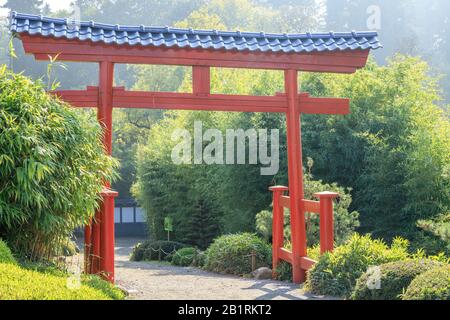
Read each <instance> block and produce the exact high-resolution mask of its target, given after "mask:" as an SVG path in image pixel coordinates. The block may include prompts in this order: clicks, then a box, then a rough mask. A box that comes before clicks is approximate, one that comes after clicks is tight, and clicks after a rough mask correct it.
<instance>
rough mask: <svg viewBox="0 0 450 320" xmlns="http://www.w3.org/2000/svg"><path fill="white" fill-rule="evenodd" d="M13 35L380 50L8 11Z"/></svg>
mask: <svg viewBox="0 0 450 320" xmlns="http://www.w3.org/2000/svg"><path fill="white" fill-rule="evenodd" d="M10 30H11V32H13V33H14V34H19V35H20V34H23V33H26V34H28V35H30V36H35V35H38V36H43V37H54V38H66V39H69V40H81V41H91V42H103V43H105V44H116V45H131V46H138V45H140V46H154V47H179V48H193V49H213V50H227V51H236V50H237V51H251V52H255V51H256V52H258V51H259V52H274V53H278V52H280V53H309V52H333V51H345V50H371V49H372V50H374V49H378V48H381V47H382V45H381V43H380V41H379V40H378V33H377V32H373V31H364V32H329V33H309V32H308V33H300V34H287V33H284V34H278V33H264V32H241V31H217V30H194V29H180V28H170V27H151V26H143V25H141V26H121V25H111V24H104V23H97V22H94V21H89V22H87V21H74V20H71V19H60V18H49V17H44V16H38V15H31V14H25V13H17V12H12V13H11V17H10Z"/></svg>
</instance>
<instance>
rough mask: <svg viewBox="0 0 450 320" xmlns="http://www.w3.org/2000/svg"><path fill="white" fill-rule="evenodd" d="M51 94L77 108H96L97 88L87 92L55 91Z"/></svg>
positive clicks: (89, 88)
mask: <svg viewBox="0 0 450 320" xmlns="http://www.w3.org/2000/svg"><path fill="white" fill-rule="evenodd" d="M50 93H51V94H53V95H55V96H57V97H59V98H60V99H61V100H63V101H65V102H67V103H69V104H71V105H72V106H74V107H78V108H96V107H97V106H98V87H87V90H57V91H51V92H50Z"/></svg>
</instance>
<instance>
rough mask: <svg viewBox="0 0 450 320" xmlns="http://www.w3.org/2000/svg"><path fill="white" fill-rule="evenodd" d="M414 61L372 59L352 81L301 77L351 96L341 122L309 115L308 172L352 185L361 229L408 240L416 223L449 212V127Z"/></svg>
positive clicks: (325, 92) (307, 84)
mask: <svg viewBox="0 0 450 320" xmlns="http://www.w3.org/2000/svg"><path fill="white" fill-rule="evenodd" d="M427 72H428V67H427V64H426V63H425V62H423V61H421V60H420V59H418V58H409V57H404V56H397V57H396V58H394V59H393V60H391V61H390V62H389V65H388V66H386V67H380V66H377V65H376V64H375V63H373V62H371V63H369V65H368V66H367V67H366V68H365V69H364V70H361V71H359V72H357V73H356V75H354V76H339V75H338V76H336V75H318V74H312V75H307V76H305V78H304V81H303V83H304V85H303V89H304V90H306V91H308V92H310V93H312V94H313V95H318V96H338V97H339V96H342V97H348V98H350V99H351V114H350V115H348V116H345V117H341V116H334V117H324V116H323V117H321V116H309V117H307V118H306V119H305V124H304V127H303V134H304V147H305V153H306V154H307V155H308V156H310V157H312V158H313V159H314V161H315V166H314V168H313V174H315V175H316V176H318V177H319V178H323V179H324V180H325V181H328V182H338V183H340V184H341V185H344V186H351V187H352V188H353V198H354V204H353V208H357V210H358V211H359V212H360V213H361V222H362V227H363V230H364V231H366V232H373V233H374V234H375V235H377V236H383V237H385V238H388V239H389V238H392V237H394V236H396V235H403V236H406V237H409V238H413V237H414V234H416V233H417V229H416V226H415V223H416V221H417V220H418V219H424V218H430V217H435V216H437V215H439V214H440V213H443V212H447V211H448V207H449V205H450V197H449V190H450V184H449V181H450V180H449V179H448V170H449V169H448V168H449V163H450V140H449V136H450V125H449V122H448V118H447V117H446V115H445V113H444V112H443V111H442V110H441V109H440V108H439V107H438V106H437V105H436V101H438V100H439V99H440V96H439V93H438V90H437V85H436V80H435V78H432V77H430V76H429V75H428V73H427Z"/></svg>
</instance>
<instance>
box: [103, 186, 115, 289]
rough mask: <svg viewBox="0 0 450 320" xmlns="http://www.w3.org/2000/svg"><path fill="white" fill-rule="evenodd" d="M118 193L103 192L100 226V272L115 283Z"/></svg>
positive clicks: (106, 190)
mask: <svg viewBox="0 0 450 320" xmlns="http://www.w3.org/2000/svg"><path fill="white" fill-rule="evenodd" d="M117 195H118V193H117V192H115V191H111V190H109V189H105V190H104V191H103V192H102V197H103V203H102V221H101V224H100V231H101V242H100V257H101V259H100V272H101V274H102V276H103V277H104V278H105V279H106V280H108V281H110V282H112V283H114V198H115V197H117Z"/></svg>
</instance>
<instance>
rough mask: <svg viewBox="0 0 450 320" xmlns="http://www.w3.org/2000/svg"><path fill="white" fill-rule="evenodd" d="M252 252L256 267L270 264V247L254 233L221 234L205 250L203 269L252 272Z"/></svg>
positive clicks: (232, 272)
mask: <svg viewBox="0 0 450 320" xmlns="http://www.w3.org/2000/svg"><path fill="white" fill-rule="evenodd" d="M252 254H255V255H256V268H260V267H270V266H271V262H272V260H271V259H272V250H271V247H270V245H269V244H267V243H266V242H265V241H263V240H262V239H260V238H258V237H257V236H256V235H254V234H250V233H240V234H232V235H225V236H221V237H219V238H217V239H216V240H214V242H213V243H212V244H211V246H210V247H209V248H208V249H207V250H206V265H205V269H206V270H209V271H213V272H219V273H229V274H235V275H244V274H248V273H250V272H252V257H251V255H252Z"/></svg>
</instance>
